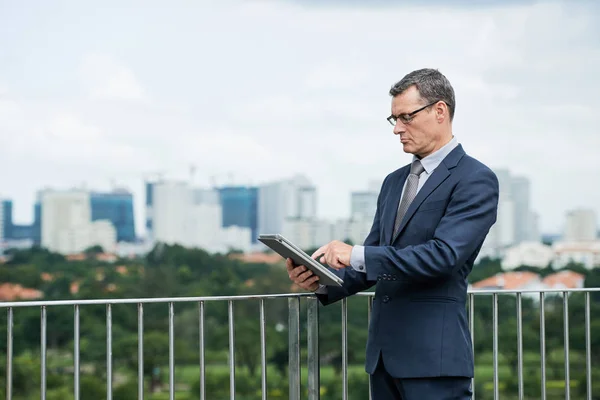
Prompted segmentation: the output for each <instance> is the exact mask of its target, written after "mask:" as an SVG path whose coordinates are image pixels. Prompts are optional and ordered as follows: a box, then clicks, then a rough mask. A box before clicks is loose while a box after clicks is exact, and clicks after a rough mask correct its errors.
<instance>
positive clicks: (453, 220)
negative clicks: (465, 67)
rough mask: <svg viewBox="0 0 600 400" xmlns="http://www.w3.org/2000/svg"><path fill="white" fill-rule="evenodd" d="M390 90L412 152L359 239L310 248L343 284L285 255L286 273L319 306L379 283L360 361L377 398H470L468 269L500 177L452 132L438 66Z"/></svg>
mask: <svg viewBox="0 0 600 400" xmlns="http://www.w3.org/2000/svg"><path fill="white" fill-rule="evenodd" d="M390 95H391V97H392V106H391V111H392V113H391V116H390V117H388V121H389V122H390V123H391V125H393V127H394V128H393V132H394V135H396V136H397V137H399V139H400V143H401V144H402V147H403V149H404V152H406V153H410V154H413V161H412V163H411V164H409V165H406V166H404V167H402V168H400V169H398V170H396V171H394V172H392V173H391V174H389V175H388V176H387V177H386V178H385V180H384V181H383V184H382V187H381V191H380V193H379V197H378V200H377V211H376V214H375V218H374V221H373V226H372V229H371V231H370V233H369V235H368V236H367V238H366V239H365V241H364V245H362V246H350V245H347V244H345V243H343V242H340V241H333V242H330V243H328V244H326V245H324V246H323V247H321V248H320V249H318V250H317V251H316V252H315V253H314V254H313V255H312V257H313V258H316V259H318V260H319V261H321V262H322V263H325V264H327V265H328V266H329V267H330V268H332V270H333V271H334V272H335V273H336V274H337V275H338V276H340V277H341V278H342V279H343V280H344V284H343V286H342V287H334V286H323V285H320V284H319V282H318V277H317V276H316V275H314V274H313V273H312V272H311V271H310V270H307V269H306V267H304V266H297V265H294V264H293V262H292V261H291V260H287V268H288V274H289V276H290V279H291V280H292V281H294V282H295V283H296V284H298V285H299V286H300V287H302V288H304V289H306V290H310V291H314V292H316V293H317V296H318V298H319V300H320V301H321V303H322V304H324V305H327V304H331V303H334V302H336V301H338V300H340V299H342V298H344V297H347V296H351V295H352V294H354V293H357V292H359V291H364V290H366V289H368V288H370V287H372V286H373V285H377V286H376V290H375V295H374V300H373V310H372V314H371V321H370V324H369V335H368V342H367V349H366V368H365V369H366V371H367V372H368V373H369V374H371V382H372V384H371V392H372V396H373V399H374V400H388V399H389V400H392V399H402V400H446V399H448V400H449V399H460V400H463V399H471V397H472V390H471V378H472V377H473V374H474V371H473V370H474V366H473V353H472V351H473V350H472V343H471V336H470V333H469V327H468V320H467V314H466V300H467V276H468V275H469V273H470V272H471V269H472V268H473V263H474V261H475V259H476V257H477V255H478V253H479V251H480V249H481V246H482V244H483V241H484V239H485V237H486V235H487V234H488V232H489V229H490V228H491V226H492V225H493V224H494V223H495V222H496V216H497V207H498V180H497V178H496V176H495V174H494V173H493V172H492V171H491V170H490V169H489V168H488V167H487V166H485V165H484V164H482V163H481V162H479V161H477V160H476V159H474V158H472V157H470V156H468V155H467V154H466V153H465V151H464V150H463V148H462V146H461V145H460V144H459V143H458V142H457V139H456V138H455V137H454V135H453V131H452V120H453V118H454V110H455V105H456V104H455V98H454V90H453V88H452V86H451V85H450V82H449V81H448V80H447V79H446V77H445V76H444V75H442V74H441V73H440V72H438V71H437V70H433V69H421V70H417V71H413V72H411V73H409V74H408V75H406V76H405V77H404V78H403V79H402V80H400V81H399V82H398V83H396V84H395V85H394V86H393V87H392V88H391V89H390Z"/></svg>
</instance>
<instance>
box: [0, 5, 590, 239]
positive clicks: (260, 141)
mask: <svg viewBox="0 0 600 400" xmlns="http://www.w3.org/2000/svg"><path fill="white" fill-rule="evenodd" d="M488 3H490V2H488ZM61 4H62V5H63V6H61V7H56V6H55V5H52V4H48V3H45V2H34V4H29V3H28V4H26V5H25V4H21V3H11V4H10V5H9V3H7V2H3V3H1V5H0V10H1V12H0V37H2V38H4V39H5V40H2V41H0V43H1V44H0V52H1V53H2V54H3V60H6V62H3V63H0V137H1V138H2V143H3V145H2V146H0V170H1V171H3V173H2V176H3V181H2V186H1V187H0V192H1V193H0V195H2V196H3V197H8V198H11V199H12V200H13V201H14V204H15V207H14V216H15V222H16V223H27V222H31V221H30V219H31V215H32V210H33V203H34V200H35V192H36V190H38V189H41V188H43V187H44V186H50V187H55V188H68V187H71V186H73V185H77V184H79V183H80V182H82V181H86V182H87V184H88V187H89V188H93V189H95V190H105V189H106V188H109V183H110V181H112V180H114V181H115V182H116V183H118V184H120V185H123V186H125V187H128V188H129V189H130V190H131V191H132V192H133V193H134V195H135V210H136V228H137V227H139V228H140V229H143V224H141V223H140V222H141V221H142V220H143V193H144V186H143V177H144V175H145V174H147V173H153V172H154V171H168V172H170V175H173V176H178V177H183V178H185V177H186V176H187V175H188V169H189V165H190V164H194V165H196V177H197V181H198V183H199V184H200V185H206V186H208V185H209V184H210V177H211V176H219V177H226V176H227V175H228V173H229V172H230V171H233V172H234V174H236V176H237V177H238V178H237V183H244V184H250V185H256V184H258V183H262V182H269V181H273V180H276V179H280V178H284V177H287V176H291V175H294V174H296V173H301V174H303V175H306V176H307V177H308V178H309V179H310V180H311V181H313V183H314V184H315V186H317V187H318V194H317V204H318V214H319V216H321V217H323V218H338V217H345V216H347V215H349V213H350V200H349V193H350V192H351V191H354V190H361V189H362V188H363V185H365V183H366V182H367V181H369V180H371V179H377V180H379V181H381V180H383V178H384V177H385V176H386V175H387V174H388V173H390V172H391V171H393V170H395V169H396V168H399V167H401V166H402V165H405V164H407V163H408V162H410V155H408V154H404V153H403V152H402V149H401V146H400V143H399V142H398V138H397V137H394V136H393V135H392V132H391V127H390V126H389V124H388V123H387V122H386V121H385V118H386V117H387V116H388V115H389V112H390V98H389V96H388V94H387V91H388V89H389V87H390V86H391V85H392V84H393V83H394V82H396V81H397V80H399V79H400V78H401V77H402V76H403V75H404V74H406V73H407V72H409V71H411V70H413V69H417V68H421V67H433V68H439V69H440V71H441V72H442V73H444V74H445V75H446V76H447V77H448V78H449V80H450V82H451V83H452V84H453V86H454V88H455V91H456V96H457V109H456V110H457V111H456V120H455V124H454V132H455V135H456V137H457V139H458V140H459V142H461V143H462V144H463V146H464V148H465V150H466V151H467V153H468V154H470V155H472V156H474V157H476V158H478V159H480V160H481V161H483V162H484V163H486V164H487V165H489V166H490V167H491V168H494V169H502V168H508V169H510V170H511V171H513V172H514V173H515V174H517V175H522V176H527V177H528V178H529V179H530V181H531V186H532V187H531V190H532V192H531V208H532V209H534V210H536V211H537V212H538V213H539V215H540V227H541V231H542V232H545V233H546V232H561V231H562V229H563V225H564V215H565V213H566V212H567V211H568V210H571V209H575V208H579V207H584V208H592V209H594V210H596V211H597V213H598V211H599V205H600V188H598V187H597V185H594V184H592V182H595V180H596V175H597V171H598V168H600V159H598V157H596V154H595V153H596V149H598V148H600V136H599V135H597V132H596V126H597V116H596V111H595V110H596V109H597V107H598V106H599V105H600V99H598V97H597V96H596V92H597V90H596V89H598V84H597V79H595V73H596V71H597V70H598V69H599V68H600V57H599V56H598V54H600V53H598V50H599V49H600V39H599V38H600V26H599V25H597V24H595V23H594V21H596V20H597V19H598V16H599V15H600V5H599V4H598V3H597V2H596V3H595V2H589V1H568V2H567V1H537V2H532V1H511V2H499V1H497V2H491V3H490V4H491V5H490V6H489V7H485V9H482V8H474V9H473V8H471V7H468V4H467V2H464V1H452V2H444V4H445V5H446V6H445V7H444V9H443V10H441V11H442V12H436V11H437V9H435V8H431V7H429V8H423V7H422V6H418V5H414V3H412V4H409V5H406V4H405V5H403V6H398V5H391V4H388V3H386V2H383V1H379V2H377V4H375V5H372V6H369V5H365V4H362V5H360V4H353V5H352V6H347V5H345V4H342V2H339V1H329V2H327V4H326V5H323V3H320V2H319V4H316V2H312V3H304V2H293V1H289V2H263V1H245V2H239V1H233V0H227V1H219V2H216V1H204V2H198V3H184V2H171V3H169V4H168V5H162V6H161V5H160V4H159V3H144V6H143V7H142V6H141V3H134V2H129V3H127V4H125V3H124V2H114V1H113V2H111V1H108V2H104V3H102V4H101V5H100V4H89V3H87V4H83V3H80V2H75V1H68V0H67V1H63V2H61ZM32 7H33V8H35V9H36V10H37V11H36V13H31V12H30V10H31V9H32ZM115 11H118V12H115ZM225 17H226V18H227V21H228V22H227V24H222V23H221V22H219V21H222V18H225ZM399 24H400V25H401V26H402V29H398V26H399ZM108 26H110V29H107V27H108ZM557 26H560V29H556V27H557ZM415 32H418V34H412V33H415ZM440 33H443V34H440ZM594 38H595V39H594ZM548 43H551V45H548ZM572 43H576V44H577V45H576V46H574V45H572ZM582 60H585V62H582ZM290 143H293V145H290ZM301 154H308V155H310V157H308V158H304V157H301V156H299V155H301ZM221 179H226V178H221ZM562 183H564V185H567V186H563V185H561V184H562ZM142 231H143V230H142Z"/></svg>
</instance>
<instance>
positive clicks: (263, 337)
mask: <svg viewBox="0 0 600 400" xmlns="http://www.w3.org/2000/svg"><path fill="white" fill-rule="evenodd" d="M266 328H267V320H266V316H265V299H260V372H261V373H260V386H261V394H262V396H261V397H262V400H267V390H268V388H267V332H266Z"/></svg>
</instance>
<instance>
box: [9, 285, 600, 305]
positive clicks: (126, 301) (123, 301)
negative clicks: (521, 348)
mask: <svg viewBox="0 0 600 400" xmlns="http://www.w3.org/2000/svg"><path fill="white" fill-rule="evenodd" d="M591 292H600V288H574V289H522V290H520V289H514V290H505V289H498V290H494V289H485V290H471V289H470V290H468V291H467V293H468V294H471V293H472V294H474V295H483V294H516V293H557V294H562V293H591ZM356 294H357V295H359V296H368V297H372V296H373V295H375V293H374V292H360V293H356ZM295 297H315V294H314V293H277V294H256V295H237V296H204V297H160V298H151V297H149V298H131V299H90V300H52V301H14V302H0V308H9V307H41V306H74V305H81V306H83V305H107V304H138V303H144V304H146V303H185V302H199V301H224V300H232V301H236V300H261V299H287V298H295Z"/></svg>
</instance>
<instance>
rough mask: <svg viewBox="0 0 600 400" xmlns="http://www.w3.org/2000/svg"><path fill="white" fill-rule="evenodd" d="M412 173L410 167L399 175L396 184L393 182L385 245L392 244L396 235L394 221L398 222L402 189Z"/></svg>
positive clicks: (387, 212) (386, 217) (387, 214)
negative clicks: (394, 234)
mask: <svg viewBox="0 0 600 400" xmlns="http://www.w3.org/2000/svg"><path fill="white" fill-rule="evenodd" d="M409 172H410V166H409V167H405V170H404V171H402V173H401V174H399V176H398V178H397V179H396V181H395V182H393V186H392V190H391V191H390V196H389V200H388V202H389V205H390V206H389V207H386V212H385V215H384V216H383V217H384V221H386V223H385V224H384V232H383V236H384V237H383V239H384V240H385V243H390V242H391V239H392V234H393V233H394V221H395V220H396V214H397V213H398V204H399V203H400V197H401V196H402V189H403V188H404V182H405V181H406V178H408V174H409Z"/></svg>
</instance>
